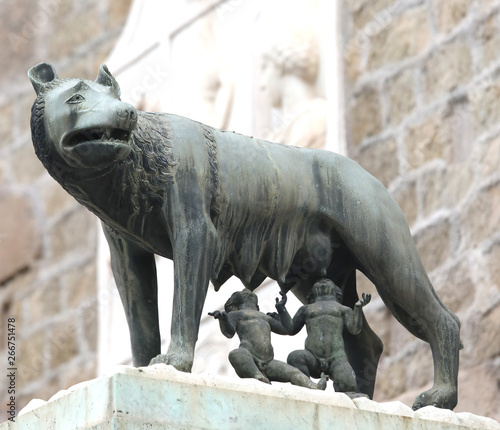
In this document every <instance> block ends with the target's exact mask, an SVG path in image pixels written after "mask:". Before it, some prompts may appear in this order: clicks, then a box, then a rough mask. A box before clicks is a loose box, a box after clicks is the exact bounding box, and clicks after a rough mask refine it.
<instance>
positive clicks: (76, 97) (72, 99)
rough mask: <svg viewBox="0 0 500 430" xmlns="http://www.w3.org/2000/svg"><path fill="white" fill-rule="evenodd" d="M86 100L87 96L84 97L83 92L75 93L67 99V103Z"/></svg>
mask: <svg viewBox="0 0 500 430" xmlns="http://www.w3.org/2000/svg"><path fill="white" fill-rule="evenodd" d="M84 100H85V97H83V96H82V95H81V94H75V95H73V96H71V97H70V98H69V99H68V100H66V103H81V102H83V101H84Z"/></svg>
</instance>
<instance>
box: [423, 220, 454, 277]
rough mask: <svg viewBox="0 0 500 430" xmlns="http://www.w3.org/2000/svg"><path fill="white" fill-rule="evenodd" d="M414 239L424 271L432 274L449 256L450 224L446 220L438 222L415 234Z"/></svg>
mask: <svg viewBox="0 0 500 430" xmlns="http://www.w3.org/2000/svg"><path fill="white" fill-rule="evenodd" d="M414 238H415V244H416V245H417V250H418V253H419V255H420V259H421V260H422V263H423V265H424V267H425V270H426V271H427V272H432V271H433V270H434V269H436V268H438V267H439V266H440V265H441V264H443V263H444V262H445V261H446V260H447V258H448V257H449V255H450V246H451V244H450V240H451V223H450V221H449V220H447V219H443V220H440V221H439V222H436V223H435V224H433V225H430V226H428V227H426V228H425V229H423V230H421V231H419V232H417V233H416V234H415V236H414Z"/></svg>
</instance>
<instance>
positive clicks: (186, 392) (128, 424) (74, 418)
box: [0, 364, 500, 430]
mask: <svg viewBox="0 0 500 430" xmlns="http://www.w3.org/2000/svg"><path fill="white" fill-rule="evenodd" d="M299 428H300V429H305V430H308V429H311V430H312V429H328V430H337V429H338V430H345V429H350V430H351V429H359V430H372V429H373V430H375V429H384V430H393V429H394V430H401V429H406V430H417V429H418V430H438V429H439V430H448V429H450V430H451V429H474V430H482V429H491V430H493V429H495V430H500V423H498V422H497V421H495V420H492V419H490V418H484V417H479V416H476V415H473V414H469V413H463V412H462V413H454V412H452V411H449V410H443V409H437V408H434V407H431V406H429V407H426V408H423V409H420V410H418V411H416V412H414V411H413V410H411V408H409V407H408V406H406V405H404V404H402V403H400V402H390V403H377V402H373V401H371V400H368V399H366V398H358V399H354V400H351V399H350V398H348V397H347V396H346V395H345V394H342V393H335V392H334V391H333V388H332V387H331V382H329V385H328V387H327V390H326V391H316V390H309V389H307V388H301V387H295V386H292V385H289V384H273V385H266V384H263V383H262V382H258V381H255V380H241V379H237V378H227V377H219V376H211V375H192V374H188V373H182V372H178V371H176V370H175V369H174V368H173V367H171V366H166V365H164V364H159V365H155V366H151V367H146V368H138V369H136V368H132V367H120V368H117V369H116V370H115V371H114V372H113V373H112V374H109V375H105V376H102V377H100V378H97V379H94V380H91V381H88V382H84V383H81V384H78V385H75V386H74V387H72V388H70V389H69V390H64V391H61V392H59V393H57V394H56V395H55V396H53V397H52V398H51V399H50V400H49V401H48V402H45V401H42V400H33V401H31V402H30V403H29V404H28V406H26V408H24V409H23V410H22V411H21V412H20V414H19V416H18V417H16V422H15V423H13V422H10V421H7V422H5V423H3V424H0V430H14V429H16V430H17V429H22V430H49V429H50V430H54V429H55V430H67V429H92V430H104V429H106V430H107V429H113V430H118V429H119V430H142V429H144V430H145V429H148V430H160V429H172V430H181V429H200V430H201V429H204V430H225V429H245V430H247V429H251V430H257V429H273V430H281V429H291V430H292V429H293V430H296V429H299Z"/></svg>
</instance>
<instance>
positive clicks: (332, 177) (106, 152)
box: [28, 63, 460, 408]
mask: <svg viewBox="0 0 500 430" xmlns="http://www.w3.org/2000/svg"><path fill="white" fill-rule="evenodd" d="M28 75H29V78H30V80H31V82H32V84H33V86H34V88H35V91H36V94H37V98H36V100H35V103H34V105H33V108H32V116H31V130H32V138H33V144H34V147H35V151H36V154H37V156H38V157H39V158H40V160H41V161H42V163H43V164H44V166H45V167H46V168H47V170H48V171H49V173H50V174H51V175H52V176H53V177H54V178H55V179H56V180H57V181H58V182H59V183H60V184H61V185H62V187H63V188H64V189H65V190H66V191H67V192H69V193H70V194H71V195H72V196H74V197H75V198H76V199H77V200H78V201H79V202H80V203H81V204H83V205H84V206H86V207H87V208H88V209H89V210H90V211H92V212H93V213H95V214H96V215H97V216H98V217H99V218H100V219H101V221H102V225H103V228H104V232H105V235H106V238H107V240H108V243H109V247H110V250H111V258H112V269H113V273H114V277H115V280H116V284H117V286H118V290H119V292H120V296H121V299H122V302H123V306H124V309H125V313H126V316H127V320H128V324H129V329H130V336H131V341H132V354H133V360H134V365H136V366H144V365H147V364H149V363H150V362H151V361H153V362H165V363H168V364H172V365H173V366H175V367H176V368H177V369H179V370H182V371H190V369H191V366H192V363H193V354H194V347H195V343H196V340H197V336H198V327H199V322H200V317H201V312H202V308H203V303H204V300H205V297H206V293H207V289H208V285H209V281H210V280H212V282H213V284H214V286H215V288H216V289H219V288H220V287H221V285H222V284H224V282H225V281H226V280H227V279H229V278H230V277H231V276H236V277H238V278H239V279H240V280H241V281H242V283H243V284H244V286H245V287H246V288H248V289H249V290H254V289H255V288H257V287H258V286H259V285H260V284H261V283H262V282H263V281H264V279H265V278H266V277H269V278H272V279H275V280H277V282H278V284H279V286H280V288H281V290H282V291H283V292H288V291H292V292H293V293H294V294H296V295H297V297H298V298H299V299H301V300H302V301H303V302H304V303H306V298H307V297H308V296H309V294H310V292H311V289H312V287H313V285H314V284H315V282H316V281H318V280H320V279H322V278H328V279H331V280H332V281H333V282H334V283H335V284H336V285H338V286H339V287H340V288H341V289H342V291H343V299H342V304H343V305H345V306H349V307H350V308H353V307H354V304H355V303H356V302H357V301H358V295H357V292H356V278H355V273H356V270H360V271H361V272H363V273H364V274H365V275H366V276H367V277H368V278H369V279H370V280H371V281H372V282H373V284H374V285H375V286H376V288H377V290H378V292H379V294H380V296H381V297H382V299H383V300H384V302H385V304H386V305H387V307H388V308H389V309H390V311H391V312H392V313H393V315H394V316H395V317H396V318H397V319H398V320H399V321H400V322H401V324H403V325H404V326H405V327H406V328H407V329H408V330H409V331H410V332H411V333H413V334H414V335H415V336H417V337H418V338H420V339H423V340H425V341H427V342H429V344H430V346H431V349H432V354H433V359H434V375H435V376H434V386H433V387H432V388H431V389H430V390H429V391H427V392H425V393H423V394H421V395H420V396H418V397H417V400H416V401H415V404H414V407H415V408H419V407H422V406H426V405H436V406H439V407H443V408H453V407H454V406H455V405H456V403H457V373H458V361H459V348H460V334H459V332H460V323H459V320H458V318H457V317H456V316H455V315H454V314H453V313H452V312H450V311H449V310H448V309H447V308H446V306H445V305H443V303H442V302H441V301H440V300H439V298H438V297H437V295H436V293H435V291H434V288H433V287H432V285H431V283H430V280H429V278H428V276H427V274H426V272H425V270H424V267H423V265H422V263H421V261H420V258H419V256H418V253H417V250H416V248H415V245H414V242H413V239H412V237H411V235H410V231H409V229H408V226H407V223H406V221H405V219H404V216H403V214H402V212H401V210H400V208H399V207H398V205H397V204H396V202H395V201H394V200H393V198H392V197H391V195H390V194H389V193H388V191H387V190H386V189H385V188H384V186H383V185H382V184H381V183H380V182H379V181H378V180H377V179H375V178H374V177H373V176H371V175H370V174H369V173H368V172H366V171H365V170H364V169H363V168H361V167H360V166H359V165H358V164H356V163H355V162H354V161H352V160H350V159H348V158H346V157H343V156H341V155H338V154H335V153H332V152H328V151H321V150H313V149H303V148H296V147H290V146H284V145H281V144H276V143H270V142H267V141H264V140H260V139H255V138H251V137H246V136H242V135H240V134H237V133H232V132H227V131H221V130H216V129H213V128H211V127H209V126H206V125H203V124H200V123H198V122H195V121H192V120H189V119H186V118H182V117H179V116H176V115H171V114H164V113H148V112H139V111H136V109H135V108H134V107H132V106H131V105H129V104H127V103H124V102H122V101H121V100H120V89H119V86H118V83H117V82H116V80H115V79H114V77H113V76H112V75H111V73H110V72H109V70H108V68H107V67H106V66H104V65H103V66H101V68H100V70H99V74H98V76H97V79H96V80H95V81H90V80H82V79H59V78H58V76H57V74H56V71H55V69H54V68H53V67H52V66H51V65H50V64H47V63H40V64H38V65H36V66H34V67H32V68H31V69H30V70H29V72H28ZM155 254H158V255H161V256H163V257H167V258H170V259H173V261H174V268H175V275H174V278H175V279H174V299H173V301H174V303H173V308H172V309H173V310H172V323H171V334H172V337H171V342H170V345H169V348H168V351H167V353H166V354H165V355H161V351H160V333H159V327H158V309H157V280H156V269H155V261H154V255H155ZM362 326H363V328H362V330H361V333H360V334H358V335H352V334H350V333H349V332H345V333H344V342H345V348H346V354H347V358H348V360H349V364H350V365H351V367H352V368H353V370H354V372H355V374H356V382H357V385H358V387H357V389H358V390H359V391H360V392H363V393H366V394H367V395H369V396H370V397H371V396H372V395H373V387H374V384H375V373H376V368H377V364H378V360H379V357H380V354H381V352H382V343H381V341H380V339H379V338H378V337H377V336H376V335H375V333H374V332H373V331H372V330H371V329H370V327H369V326H368V324H367V322H366V320H365V319H364V317H363V324H362Z"/></svg>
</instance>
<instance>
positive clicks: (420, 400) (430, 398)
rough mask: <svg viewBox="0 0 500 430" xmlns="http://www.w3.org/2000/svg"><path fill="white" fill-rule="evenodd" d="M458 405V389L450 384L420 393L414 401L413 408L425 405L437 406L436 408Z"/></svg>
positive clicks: (451, 407) (450, 407) (449, 407)
mask: <svg viewBox="0 0 500 430" xmlns="http://www.w3.org/2000/svg"><path fill="white" fill-rule="evenodd" d="M456 405H457V390H456V389H454V388H451V387H449V386H444V387H432V388H431V389H430V390H428V391H425V392H424V393H422V394H420V395H419V396H418V397H417V398H416V399H415V403H413V410H414V411H416V410H417V409H420V408H423V407H425V406H435V407H436V408H442V409H451V410H453V408H454V407H455V406H456Z"/></svg>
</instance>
